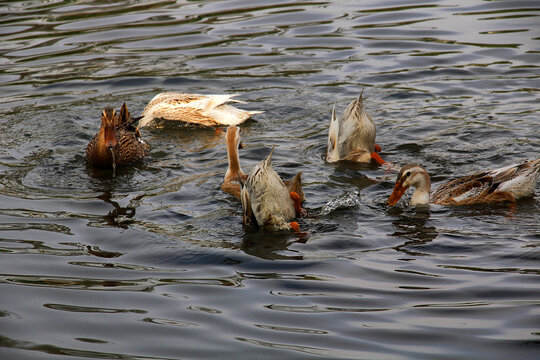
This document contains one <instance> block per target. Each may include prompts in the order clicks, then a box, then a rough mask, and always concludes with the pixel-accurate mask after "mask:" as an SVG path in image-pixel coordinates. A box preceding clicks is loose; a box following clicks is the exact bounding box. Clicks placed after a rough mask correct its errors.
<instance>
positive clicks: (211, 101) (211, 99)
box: [138, 92, 263, 128]
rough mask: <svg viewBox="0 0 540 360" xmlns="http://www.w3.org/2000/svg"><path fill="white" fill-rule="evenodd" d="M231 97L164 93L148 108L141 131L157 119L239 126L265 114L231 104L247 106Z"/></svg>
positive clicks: (143, 116)
mask: <svg viewBox="0 0 540 360" xmlns="http://www.w3.org/2000/svg"><path fill="white" fill-rule="evenodd" d="M235 96H238V94H231V95H201V94H188V93H178V92H163V93H160V94H157V95H156V96H154V98H153V99H152V100H151V101H150V102H149V103H148V105H146V107H145V108H144V110H143V112H142V114H141V118H140V120H139V126H138V127H139V128H142V127H144V126H149V125H151V124H152V123H153V121H154V119H159V118H163V119H165V120H175V121H183V122H185V123H189V124H197V125H202V126H216V125H223V126H227V125H239V124H241V123H243V122H244V121H246V120H247V119H249V118H250V117H251V116H253V115H255V114H260V113H262V112H263V111H246V110H241V109H238V108H236V107H234V106H232V105H229V104H227V103H228V102H236V103H242V104H243V103H244V102H243V101H240V100H235V99H233V98H234V97H235Z"/></svg>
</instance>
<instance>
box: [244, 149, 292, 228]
mask: <svg viewBox="0 0 540 360" xmlns="http://www.w3.org/2000/svg"><path fill="white" fill-rule="evenodd" d="M273 151H274V148H272V150H271V151H270V154H268V156H267V157H266V159H264V160H263V161H261V162H260V163H259V164H257V165H256V166H255V167H254V168H253V170H251V172H250V173H249V175H248V177H247V180H246V181H245V183H244V186H243V187H242V191H241V200H242V212H243V220H244V224H246V225H250V224H252V223H253V220H254V221H255V222H256V223H257V224H258V225H259V226H261V227H264V228H267V229H270V230H291V229H292V230H295V231H299V226H298V223H297V222H296V221H292V222H291V220H292V219H293V218H294V217H295V216H296V214H297V213H301V212H302V209H301V206H300V196H298V194H296V193H289V191H288V189H287V186H285V184H284V183H283V181H282V180H281V178H280V177H279V175H278V174H277V173H276V171H275V170H274V168H273V167H272V153H273Z"/></svg>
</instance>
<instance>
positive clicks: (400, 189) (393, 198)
mask: <svg viewBox="0 0 540 360" xmlns="http://www.w3.org/2000/svg"><path fill="white" fill-rule="evenodd" d="M406 190H407V188H406V187H405V186H403V184H402V183H401V181H398V182H396V185H395V186H394V191H392V194H390V197H389V198H388V201H387V202H386V203H387V204H388V205H389V206H393V205H395V204H396V203H397V202H398V201H399V199H401V197H402V196H403V194H405V191H406Z"/></svg>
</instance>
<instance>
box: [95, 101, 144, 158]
mask: <svg viewBox="0 0 540 360" xmlns="http://www.w3.org/2000/svg"><path fill="white" fill-rule="evenodd" d="M133 123H134V121H133V119H132V118H131V114H130V112H129V111H128V109H127V106H126V104H125V103H124V104H123V105H122V108H121V110H120V114H117V113H116V111H115V110H114V109H113V108H112V107H106V108H105V109H104V110H103V112H102V115H101V127H100V129H99V132H98V133H97V134H96V135H95V136H94V138H93V139H92V140H91V141H90V143H89V144H88V146H87V147H86V157H87V159H88V162H89V163H90V165H91V166H93V167H97V168H114V167H115V166H122V165H128V164H132V163H134V162H137V161H140V160H141V159H142V158H143V157H144V156H145V155H146V148H147V145H146V144H145V143H144V142H143V141H142V139H141V135H140V133H139V131H138V130H137V129H136V128H135V127H134V125H133ZM111 149H112V152H114V157H113V154H112V153H111ZM113 163H114V165H113Z"/></svg>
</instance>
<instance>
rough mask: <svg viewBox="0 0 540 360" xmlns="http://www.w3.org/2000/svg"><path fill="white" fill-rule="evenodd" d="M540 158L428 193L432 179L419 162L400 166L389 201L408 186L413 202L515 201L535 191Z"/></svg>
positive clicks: (464, 178)
mask: <svg viewBox="0 0 540 360" xmlns="http://www.w3.org/2000/svg"><path fill="white" fill-rule="evenodd" d="M539 172H540V158H539V159H536V160H532V161H526V162H523V163H521V164H514V165H509V166H505V167H503V168H500V169H495V170H487V171H482V172H479V173H476V174H473V175H470V176H465V177H461V178H459V179H456V180H452V181H450V182H448V183H446V184H443V185H441V186H440V187H439V188H438V189H437V190H436V191H435V192H434V193H433V195H431V197H430V193H429V192H430V186H431V181H430V178H429V175H428V173H427V171H426V170H424V169H423V168H422V167H420V166H419V165H405V166H404V167H403V168H401V170H400V172H399V174H398V177H397V180H396V184H395V186H394V190H393V191H392V194H391V195H390V197H389V198H388V205H390V206H392V205H394V204H396V203H397V202H398V200H399V199H400V198H401V197H402V196H403V194H404V193H405V191H406V190H407V189H408V188H409V187H411V186H412V187H414V188H415V190H414V193H413V195H412V197H411V204H412V205H427V204H429V203H433V204H439V205H470V204H486V203H496V202H503V201H507V202H515V201H516V200H518V199H520V198H522V197H526V196H531V195H533V194H534V190H535V187H536V183H537V181H538V173H539Z"/></svg>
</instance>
